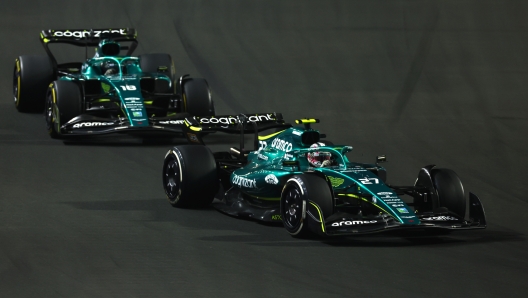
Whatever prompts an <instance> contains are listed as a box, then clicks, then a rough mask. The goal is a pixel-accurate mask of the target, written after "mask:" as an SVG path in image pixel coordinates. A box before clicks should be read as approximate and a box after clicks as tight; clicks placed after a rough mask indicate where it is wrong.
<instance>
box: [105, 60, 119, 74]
mask: <svg viewBox="0 0 528 298" xmlns="http://www.w3.org/2000/svg"><path fill="white" fill-rule="evenodd" d="M101 70H102V71H103V74H104V75H105V76H108V75H115V74H118V73H119V64H118V63H117V62H116V61H113V60H110V59H107V60H105V61H103V63H102V64H101Z"/></svg>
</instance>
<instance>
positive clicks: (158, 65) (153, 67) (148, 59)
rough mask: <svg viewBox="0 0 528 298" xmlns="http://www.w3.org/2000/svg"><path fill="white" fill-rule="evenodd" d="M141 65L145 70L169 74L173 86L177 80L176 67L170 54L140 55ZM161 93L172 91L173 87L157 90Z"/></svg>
mask: <svg viewBox="0 0 528 298" xmlns="http://www.w3.org/2000/svg"><path fill="white" fill-rule="evenodd" d="M139 66H140V67H141V70H142V71H143V72H151V73H159V74H164V75H167V76H168V77H169V78H170V80H171V86H174V83H175V80H176V69H175V67H174V61H173V60H172V58H171V56H170V55H169V54H164V53H155V54H143V55H139ZM164 68H166V69H165V70H163V69H164ZM155 92H159V93H172V92H174V89H173V88H170V87H169V88H168V89H166V90H155Z"/></svg>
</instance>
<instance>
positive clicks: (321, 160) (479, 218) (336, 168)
mask: <svg viewBox="0 0 528 298" xmlns="http://www.w3.org/2000/svg"><path fill="white" fill-rule="evenodd" d="M239 120H240V121H239V123H238V126H239V129H240V135H241V142H240V147H239V148H231V149H230V150H229V151H225V152H215V153H212V152H211V151H210V149H209V148H208V147H206V146H203V145H183V146H175V147H174V148H172V149H171V150H169V151H168V152H167V154H166V156H165V160H164V164H163V187H164V189H165V193H166V195H167V197H168V199H169V201H170V203H171V204H172V205H173V206H174V207H205V206H207V205H209V204H210V203H211V202H213V199H214V198H215V195H217V194H218V193H221V195H219V197H218V198H217V199H218V200H217V202H216V203H214V206H215V208H217V209H218V210H220V211H221V212H224V213H226V214H229V215H231V216H237V217H246V218H252V219H255V220H259V221H264V222H281V221H282V223H283V224H284V227H285V228H286V230H287V231H288V232H289V233H290V234H291V235H292V236H295V237H305V236H309V235H313V234H316V235H321V236H337V235H359V234H366V233H376V232H386V231H394V230H402V229H408V230H422V231H423V230H425V231H431V232H440V233H443V232H450V231H455V230H467V229H482V228H485V227H486V218H485V213H484V208H483V206H482V204H481V202H480V200H479V198H478V197H477V196H476V195H475V194H473V193H469V218H468V219H465V216H466V205H467V202H466V197H465V195H464V189H463V186H462V183H461V181H460V179H459V177H458V176H457V175H456V174H455V172H454V171H452V170H449V169H445V168H438V167H436V166H434V165H429V166H426V167H423V168H422V169H421V170H420V171H419V173H418V177H417V179H416V182H415V183H414V185H411V186H395V185H390V184H388V183H387V182H386V170H385V168H383V167H382V166H380V164H379V163H381V162H384V161H385V156H378V157H377V160H376V163H374V164H367V163H360V162H353V161H351V160H350V159H349V158H348V157H347V154H348V153H350V152H351V151H352V147H350V146H343V145H333V144H332V143H331V142H328V141H326V142H325V141H324V139H323V137H324V135H321V134H320V133H319V131H317V130H315V129H313V128H311V124H312V123H317V122H319V121H318V120H317V119H300V120H296V123H297V124H303V125H304V127H302V126H301V127H292V126H291V125H288V124H284V123H281V122H280V121H278V122H277V123H275V125H269V124H268V127H266V128H261V127H258V125H256V123H255V122H252V121H248V120H247V117H241V118H240V119H239ZM195 122H196V121H195ZM189 127H193V126H192V125H189ZM251 127H254V128H253V130H254V132H255V144H254V148H253V149H252V150H251V151H248V150H245V149H244V139H243V136H244V132H247V131H249V130H251V129H252V128H251ZM271 128H275V129H277V128H278V130H279V131H277V132H275V133H272V134H269V135H266V136H259V135H258V132H259V131H262V130H263V129H271ZM210 129H211V128H207V127H198V126H197V127H193V131H194V132H195V133H196V136H197V141H199V142H200V143H201V144H203V142H202V141H201V138H200V136H201V132H203V131H208V130H210ZM213 130H214V128H213ZM219 187H221V188H223V190H224V191H223V192H217V191H218V190H219ZM404 197H407V198H410V199H404Z"/></svg>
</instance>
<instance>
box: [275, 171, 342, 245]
mask: <svg viewBox="0 0 528 298" xmlns="http://www.w3.org/2000/svg"><path fill="white" fill-rule="evenodd" d="M311 207H313V208H311ZM309 209H310V210H316V212H317V214H312V215H313V217H315V218H316V219H317V221H318V222H317V227H320V228H321V231H320V232H322V233H324V228H323V227H324V221H325V219H326V218H328V217H329V216H331V215H332V214H333V213H334V212H333V210H334V202H333V197H332V192H331V189H330V187H329V186H328V183H327V182H326V180H325V179H324V178H322V177H319V176H316V175H310V174H305V175H295V176H293V177H291V178H290V179H288V181H287V182H286V184H285V185H284V188H283V190H282V195H281V200H280V213H281V217H282V222H283V224H284V228H285V229H286V231H288V233H290V235H292V236H293V237H298V238H306V237H310V236H313V235H314V232H313V231H311V230H310V227H309V225H308V222H307V221H308V220H313V219H311V218H309V217H310V215H308V214H307V212H308V210H309Z"/></svg>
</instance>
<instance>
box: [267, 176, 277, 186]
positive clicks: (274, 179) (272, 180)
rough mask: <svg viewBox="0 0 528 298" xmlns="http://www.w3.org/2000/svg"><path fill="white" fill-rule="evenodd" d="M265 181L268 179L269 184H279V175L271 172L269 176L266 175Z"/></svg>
mask: <svg viewBox="0 0 528 298" xmlns="http://www.w3.org/2000/svg"><path fill="white" fill-rule="evenodd" d="M264 181H266V183H268V184H274V185H277V184H279V179H277V176H275V175H273V174H269V175H268V176H266V177H264Z"/></svg>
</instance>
